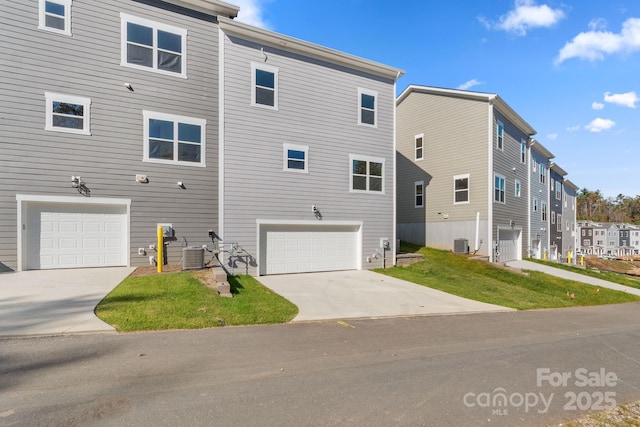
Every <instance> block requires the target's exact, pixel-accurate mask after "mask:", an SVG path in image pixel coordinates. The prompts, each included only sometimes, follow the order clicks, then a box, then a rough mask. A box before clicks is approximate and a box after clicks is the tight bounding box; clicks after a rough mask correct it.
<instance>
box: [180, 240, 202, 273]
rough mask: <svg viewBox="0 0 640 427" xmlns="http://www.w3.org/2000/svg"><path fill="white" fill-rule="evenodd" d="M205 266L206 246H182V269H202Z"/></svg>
mask: <svg viewBox="0 0 640 427" xmlns="http://www.w3.org/2000/svg"><path fill="white" fill-rule="evenodd" d="M203 268H204V248H201V247H199V246H189V247H186V248H182V269H183V270H201V269H203Z"/></svg>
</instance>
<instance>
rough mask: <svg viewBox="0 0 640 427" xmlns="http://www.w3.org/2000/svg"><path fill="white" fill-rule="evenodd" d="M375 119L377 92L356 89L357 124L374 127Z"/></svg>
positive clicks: (375, 124)
mask: <svg viewBox="0 0 640 427" xmlns="http://www.w3.org/2000/svg"><path fill="white" fill-rule="evenodd" d="M377 119H378V92H376V91H373V90H368V89H362V88H358V124H359V125H366V126H373V127H376V126H377V124H378V120H377Z"/></svg>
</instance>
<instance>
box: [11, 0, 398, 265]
mask: <svg viewBox="0 0 640 427" xmlns="http://www.w3.org/2000/svg"><path fill="white" fill-rule="evenodd" d="M238 10H239V9H238V8H237V7H235V6H231V5H229V4H228V3H225V2H222V1H217V0H165V1H162V0H145V1H136V0H112V1H108V2H97V1H94V0H38V1H35V0H34V1H25V2H0V47H1V48H2V49H1V50H2V52H3V60H2V61H0V90H1V94H2V99H3V102H2V103H0V129H2V132H0V175H1V176H2V179H0V271H15V270H28V269H54V268H75V267H103V266H119V265H132V266H139V265H148V264H149V263H156V262H163V263H179V262H180V260H181V258H182V255H183V249H184V248H189V247H202V245H209V248H212V246H211V245H212V240H211V239H210V237H209V234H210V235H211V236H213V238H214V240H215V243H216V249H220V250H221V251H222V252H221V256H222V257H223V258H224V261H225V262H226V263H228V265H229V266H233V267H238V268H240V269H241V270H240V271H242V272H245V271H247V272H249V273H250V274H255V275H260V274H277V273H294V272H308V271H325V270H341V269H361V268H373V267H379V266H382V265H383V262H384V261H383V257H384V256H385V255H386V256H387V264H390V263H391V260H390V254H392V253H393V250H394V246H395V226H394V220H393V218H394V199H395V192H394V187H395V182H394V176H395V174H396V171H395V161H394V158H395V149H394V138H395V135H394V125H395V122H394V110H395V95H396V93H395V83H396V79H397V78H398V77H400V76H401V75H402V74H403V71H402V70H399V69H397V68H394V67H390V66H386V65H383V64H378V63H375V62H372V61H369V60H366V59H362V58H358V57H355V56H351V55H348V54H345V53H342V52H338V51H334V50H331V49H328V48H325V47H322V46H318V45H314V44H311V43H307V42H305V41H302V40H298V39H294V38H291V37H287V36H284V35H281V34H277V33H274V32H270V31H265V30H262V29H259V28H255V27H252V26H249V25H244V24H241V23H238V22H236V21H234V20H233V18H235V17H236V15H237V13H238ZM159 225H160V226H162V227H163V229H164V232H165V238H164V244H165V245H166V251H165V259H161V260H158V259H155V258H156V257H157V252H156V249H155V248H154V244H155V241H156V229H157V226H159ZM209 230H210V233H209Z"/></svg>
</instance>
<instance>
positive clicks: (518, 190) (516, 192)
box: [513, 179, 522, 197]
mask: <svg viewBox="0 0 640 427" xmlns="http://www.w3.org/2000/svg"><path fill="white" fill-rule="evenodd" d="M513 187H514V196H515V197H520V196H521V195H522V183H521V182H520V180H519V179H516V180H515V182H514V184H513Z"/></svg>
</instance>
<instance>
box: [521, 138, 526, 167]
mask: <svg viewBox="0 0 640 427" xmlns="http://www.w3.org/2000/svg"><path fill="white" fill-rule="evenodd" d="M520 163H527V143H526V142H525V140H524V139H521V140H520Z"/></svg>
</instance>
